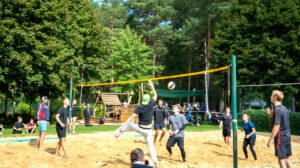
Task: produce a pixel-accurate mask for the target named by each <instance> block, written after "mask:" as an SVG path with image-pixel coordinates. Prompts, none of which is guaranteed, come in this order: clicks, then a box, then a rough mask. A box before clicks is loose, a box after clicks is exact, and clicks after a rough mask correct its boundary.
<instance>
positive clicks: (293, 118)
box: [243, 109, 300, 135]
mask: <svg viewBox="0 0 300 168" xmlns="http://www.w3.org/2000/svg"><path fill="white" fill-rule="evenodd" d="M243 114H249V115H250V117H251V122H253V124H254V125H255V129H256V130H257V131H268V132H270V131H272V129H273V119H272V118H269V116H268V115H267V113H266V110H254V109H247V110H244V111H243ZM289 119H290V129H291V134H293V135H300V125H299V121H300V113H296V112H293V113H289Z"/></svg>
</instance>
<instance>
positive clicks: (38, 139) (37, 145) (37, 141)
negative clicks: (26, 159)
mask: <svg viewBox="0 0 300 168" xmlns="http://www.w3.org/2000/svg"><path fill="white" fill-rule="evenodd" d="M41 135H42V132H40V133H39V136H38V137H37V139H36V143H35V148H40V139H41Z"/></svg>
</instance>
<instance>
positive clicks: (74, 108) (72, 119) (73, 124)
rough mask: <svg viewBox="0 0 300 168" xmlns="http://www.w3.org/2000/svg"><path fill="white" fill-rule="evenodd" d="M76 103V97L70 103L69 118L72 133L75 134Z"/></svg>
mask: <svg viewBox="0 0 300 168" xmlns="http://www.w3.org/2000/svg"><path fill="white" fill-rule="evenodd" d="M76 103H77V101H76V99H74V100H73V103H72V118H71V127H72V128H73V134H75V125H76V120H77V117H78V111H77V106H76Z"/></svg>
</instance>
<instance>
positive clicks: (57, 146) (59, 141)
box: [55, 138, 61, 156]
mask: <svg viewBox="0 0 300 168" xmlns="http://www.w3.org/2000/svg"><path fill="white" fill-rule="evenodd" d="M60 147H61V138H59V140H58V143H57V145H56V152H55V155H56V156H59V150H60Z"/></svg>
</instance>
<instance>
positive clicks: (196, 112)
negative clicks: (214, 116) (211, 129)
mask: <svg viewBox="0 0 300 168" xmlns="http://www.w3.org/2000/svg"><path fill="white" fill-rule="evenodd" d="M193 113H194V115H199V110H198V109H197V108H196V107H193Z"/></svg>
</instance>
